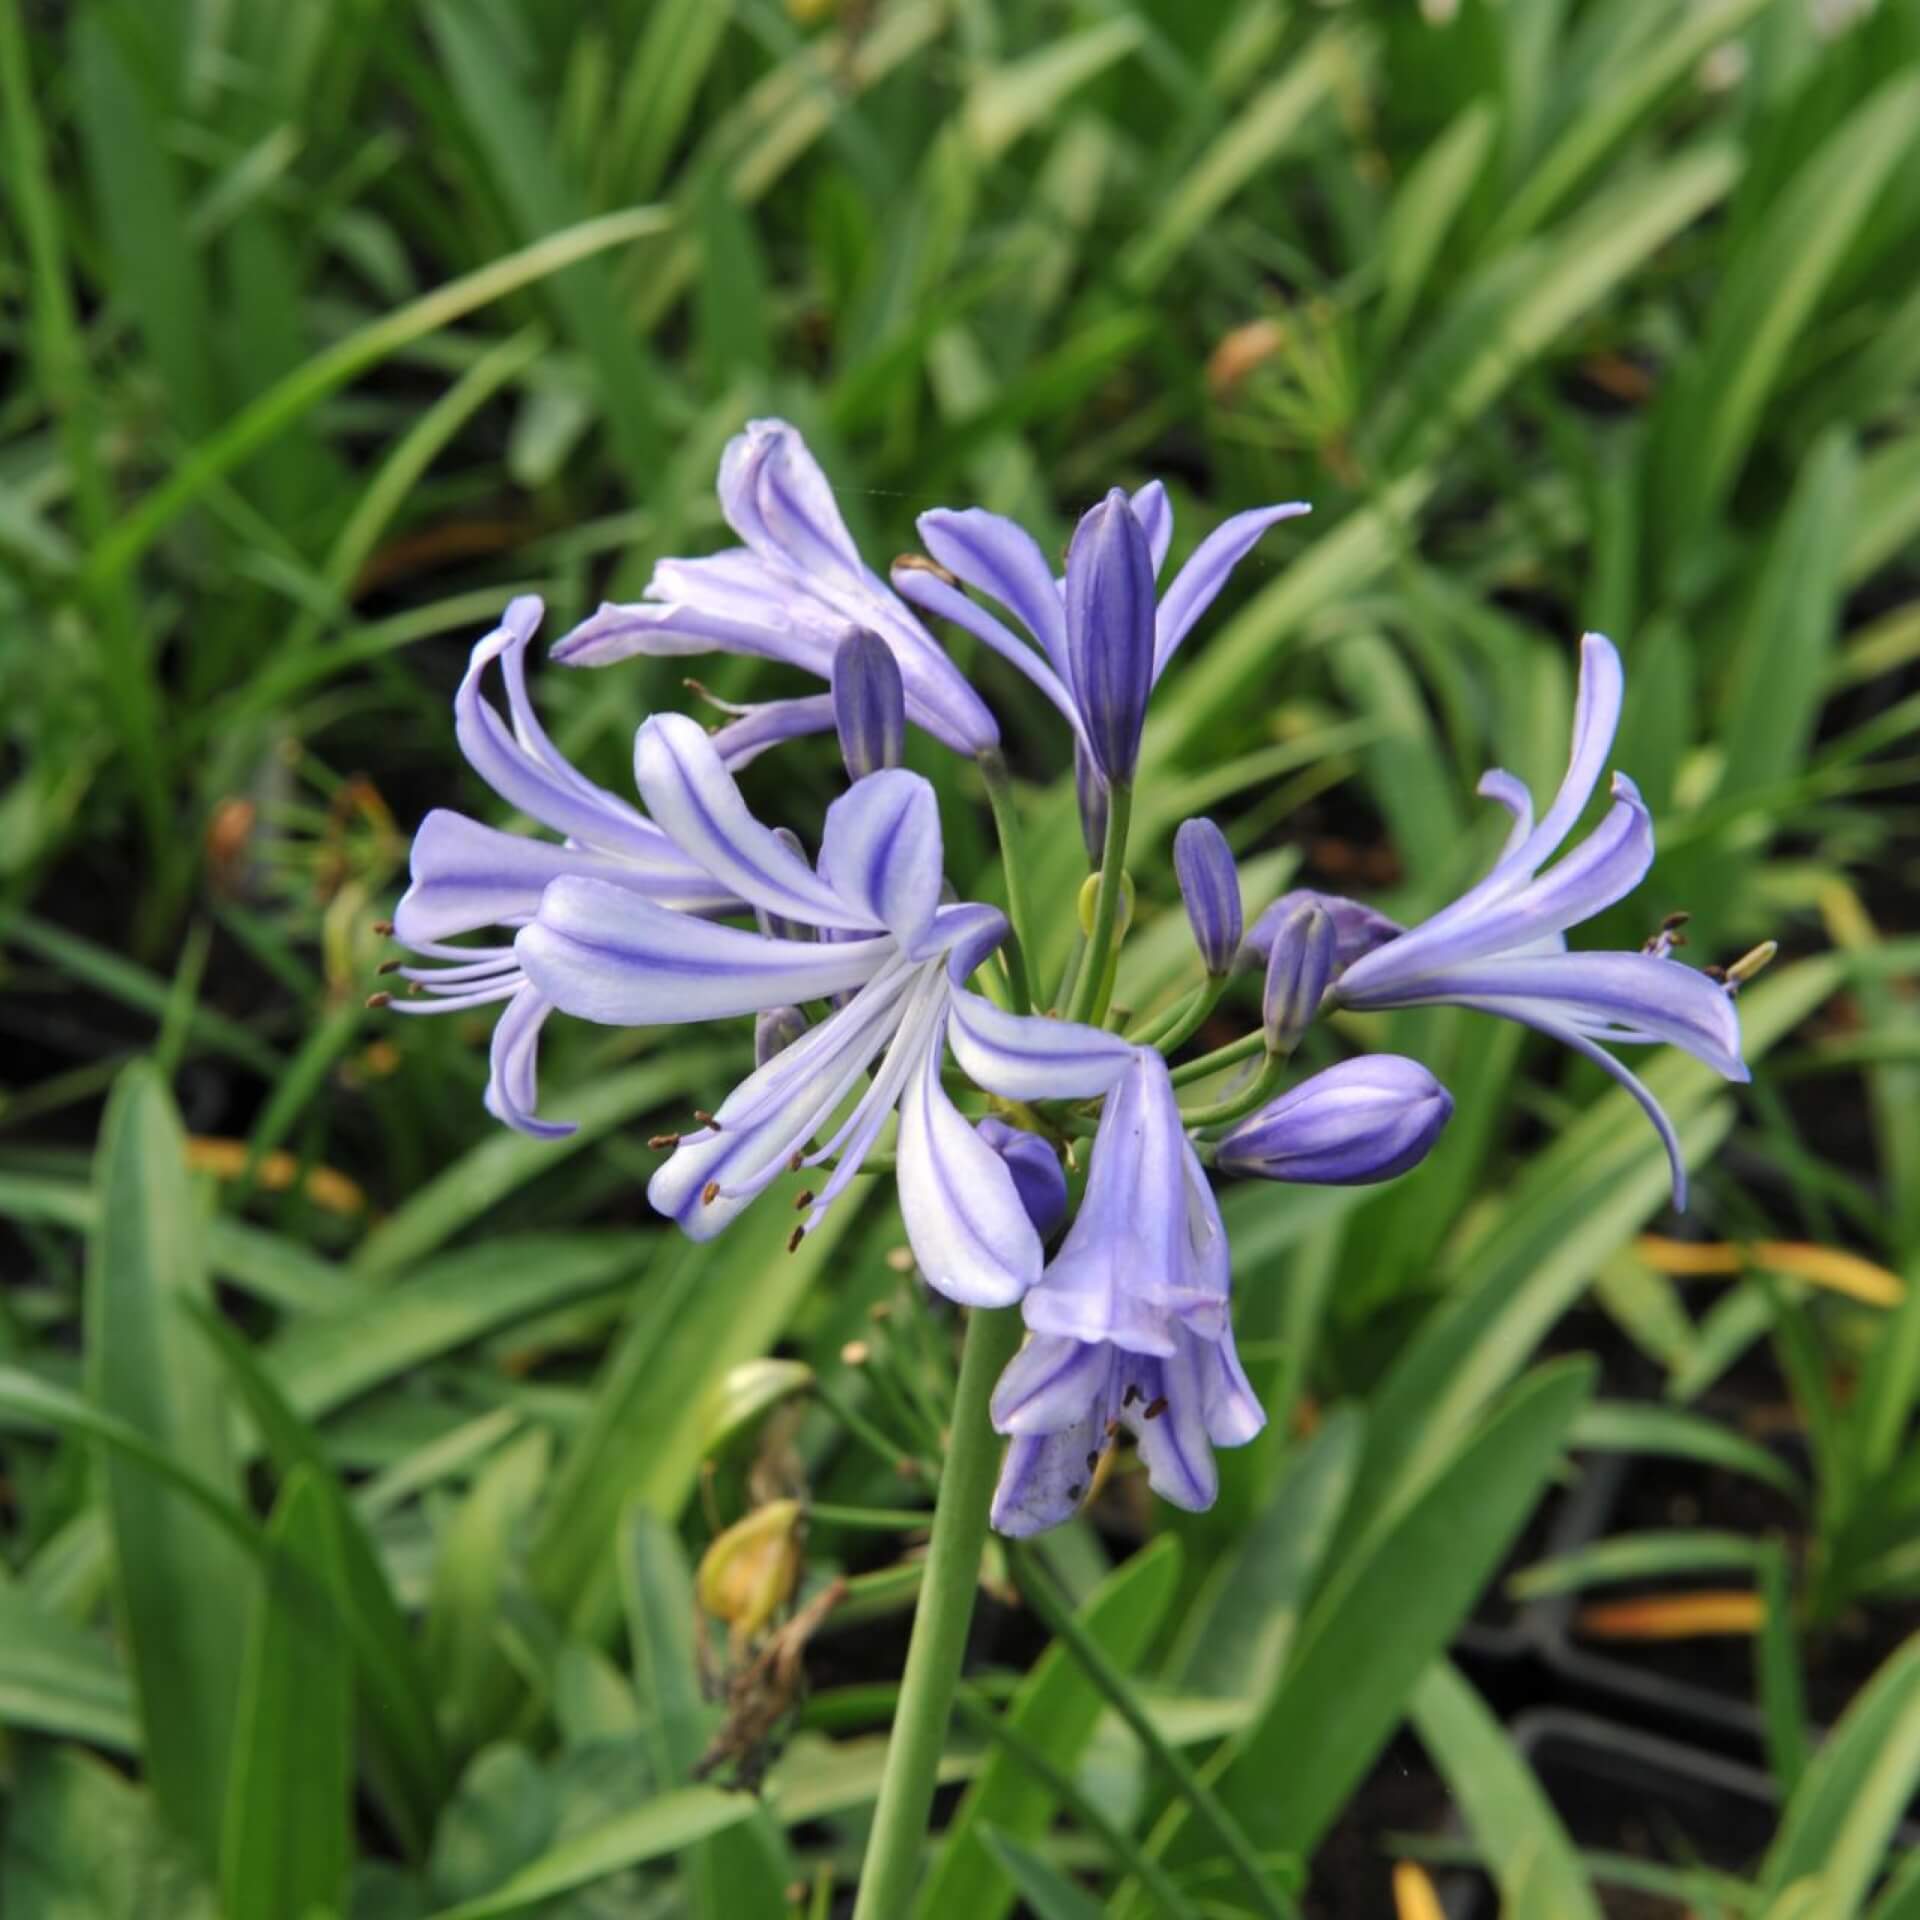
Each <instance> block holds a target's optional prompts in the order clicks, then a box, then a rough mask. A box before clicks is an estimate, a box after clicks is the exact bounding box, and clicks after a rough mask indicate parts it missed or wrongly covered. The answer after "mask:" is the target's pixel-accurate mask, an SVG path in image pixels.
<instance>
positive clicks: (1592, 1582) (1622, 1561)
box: [1507, 1527, 1761, 1600]
mask: <svg viewBox="0 0 1920 1920" xmlns="http://www.w3.org/2000/svg"><path fill="white" fill-rule="evenodd" d="M1760 1551H1761V1543H1760V1542H1759V1541H1758V1540H1750V1539H1748V1538H1747V1536H1746V1535H1745V1534H1743V1533H1718V1532H1714V1531H1712V1530H1711V1529H1708V1528H1700V1527H1672V1528H1667V1529H1663V1530H1661V1531H1659V1532H1654V1533H1619V1534H1614V1535H1613V1536H1612V1537H1611V1538H1609V1539H1606V1540H1595V1541H1593V1542H1592V1543H1591V1544H1590V1545H1588V1546H1584V1547H1576V1548H1575V1549H1574V1550H1573V1551H1572V1552H1570V1553H1563V1554H1556V1555H1555V1556H1554V1557H1553V1558H1552V1559H1551V1560H1536V1561H1535V1562H1534V1563H1533V1565H1532V1566H1530V1567H1527V1568H1525V1569H1524V1570H1523V1571H1521V1572H1519V1573H1516V1574H1515V1575H1514V1576H1513V1578H1512V1579H1510V1580H1509V1581H1508V1582H1507V1591H1508V1592H1509V1593H1511V1594H1512V1595H1513V1596H1514V1598H1515V1599H1517V1600H1537V1599H1538V1598H1539V1597H1540V1596H1541V1595H1542V1594H1546V1593H1577V1592H1579V1591H1580V1590H1581V1589H1582V1588H1585V1587H1593V1586H1600V1585H1602V1584H1604V1583H1605V1582H1607V1581H1610V1580H1649V1579H1657V1578H1660V1577H1663V1576H1667V1575H1691V1574H1696V1573H1717V1572H1721V1571H1724V1570H1727V1569H1733V1570H1736V1571H1739V1572H1746V1573H1750V1572H1752V1571H1753V1569H1754V1568H1755V1567H1756V1566H1757V1564H1758V1563H1759V1559H1760Z"/></svg>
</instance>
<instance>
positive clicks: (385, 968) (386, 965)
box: [374, 960, 407, 973]
mask: <svg viewBox="0 0 1920 1920" xmlns="http://www.w3.org/2000/svg"><path fill="white" fill-rule="evenodd" d="M406 964H407V963H406V962H405V961H404V960H382V961H381V962H380V964H379V965H378V966H377V967H375V968H374V972H375V973H398V972H399V971H400V969H401V968H402V967H404V966H405V965H406Z"/></svg>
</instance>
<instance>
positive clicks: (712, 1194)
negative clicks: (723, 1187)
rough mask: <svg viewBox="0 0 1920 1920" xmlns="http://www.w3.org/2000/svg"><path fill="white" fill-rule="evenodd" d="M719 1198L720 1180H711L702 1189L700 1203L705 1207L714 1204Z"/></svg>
mask: <svg viewBox="0 0 1920 1920" xmlns="http://www.w3.org/2000/svg"><path fill="white" fill-rule="evenodd" d="M719 1198H720V1182H719V1181H718V1180H709V1181H708V1182H707V1184H706V1185H705V1186H704V1187H702V1188H701V1189H700V1204H701V1205H702V1206H703V1207H710V1206H712V1205H713V1203H714V1202H715V1201H716V1200H718V1199H719Z"/></svg>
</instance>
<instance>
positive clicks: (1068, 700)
mask: <svg viewBox="0 0 1920 1920" xmlns="http://www.w3.org/2000/svg"><path fill="white" fill-rule="evenodd" d="M893 584H894V586H895V588H896V589H897V590H898V591H899V593H900V594H901V595H902V597H903V598H905V599H908V600H911V601H912V602H913V604H914V605H915V606H917V607H923V608H925V609H926V611H927V612H928V613H933V614H938V615H939V617H940V618H941V619H942V620H951V621H952V622H953V624H954V625H955V626H956V627H959V628H961V629H963V630H964V631H965V632H967V633H970V634H972V635H973V637H974V638H975V639H976V640H979V641H982V642H983V643H984V644H985V645H987V646H989V647H991V648H992V649H993V651H994V652H995V653H997V654H998V655H999V656H1000V657H1001V659H1003V660H1005V661H1006V662H1007V663H1008V664H1009V665H1010V666H1013V667H1016V668H1018V669H1019V671H1020V672H1021V673H1023V674H1025V675H1026V677H1027V678H1028V679H1029V680H1031V681H1032V682H1033V684H1034V685H1035V686H1036V687H1038V688H1039V689H1040V691H1041V692H1042V693H1044V694H1045V695H1046V696H1047V698H1048V699H1049V700H1051V701H1052V702H1053V704H1054V705H1055V706H1056V707H1058V708H1059V710H1060V711H1061V712H1062V713H1063V714H1064V715H1065V716H1066V717H1067V719H1068V720H1069V721H1071V722H1072V724H1073V727H1074V730H1075V732H1076V733H1077V732H1078V731H1079V727H1080V714H1079V710H1078V709H1077V708H1076V707H1075V706H1074V704H1073V696H1072V695H1071V694H1070V693H1069V692H1068V691H1067V689H1066V684H1065V683H1064V682H1063V681H1062V680H1061V678H1060V676H1059V675H1058V674H1057V673H1055V672H1054V670H1053V669H1052V668H1051V667H1050V666H1048V665H1047V663H1046V661H1045V660H1043V659H1042V658H1041V657H1040V655H1039V654H1038V653H1036V652H1035V651H1034V650H1033V648H1032V647H1030V646H1028V645H1027V644H1026V643H1025V641H1023V640H1020V639H1018V638H1016V637H1015V635H1014V634H1013V633H1011V632H1010V631H1009V630H1008V629H1007V627H1005V626H1004V625H1003V624H1002V623H1001V622H1000V621H998V620H996V619H995V618H994V617H993V615H992V614H990V613H989V612H988V611H987V610H986V608H985V607H983V606H981V605H980V604H979V603H978V602H977V601H973V600H969V599H968V598H967V596H966V595H965V594H964V593H962V592H961V591H960V590H959V588H958V587H950V586H948V585H947V583H946V582H945V581H944V580H942V579H941V578H940V576H939V575H938V574H937V573H929V572H927V570H926V569H925V568H924V567H911V566H896V567H895V568H894V570H893Z"/></svg>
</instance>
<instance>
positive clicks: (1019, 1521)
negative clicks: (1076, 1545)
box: [992, 1413, 1106, 1540]
mask: <svg viewBox="0 0 1920 1920" xmlns="http://www.w3.org/2000/svg"><path fill="white" fill-rule="evenodd" d="M1105 1444H1106V1436H1105V1432H1104V1430H1103V1428H1102V1426H1101V1423H1100V1419H1099V1416H1098V1415H1097V1414H1093V1413H1089V1414H1088V1415H1087V1416H1086V1417H1085V1418H1084V1419H1082V1420H1080V1421H1079V1422H1077V1423H1076V1424H1075V1425H1073V1426H1071V1427H1063V1428H1062V1429H1061V1430H1060V1431H1059V1432H1058V1433H1047V1434H1033V1435H1022V1436H1021V1437H1019V1438H1018V1439H1015V1440H1013V1441H1011V1442H1009V1443H1008V1446H1007V1457H1006V1459H1005V1460H1004V1461H1002V1462H1001V1466H1000V1478H999V1480H998V1482H997V1483H996V1484H995V1486H994V1489H993V1509H992V1520H993V1530H994V1531H995V1532H996V1533H999V1534H1003V1535H1004V1536H1005V1537H1006V1538H1007V1539H1009V1540H1024V1539H1028V1538H1030V1537H1031V1536H1032V1535H1034V1534H1036V1533H1045V1532H1046V1531H1047V1530H1048V1529H1049V1528H1050V1527H1057V1526H1060V1525H1061V1524H1062V1523H1063V1522H1065V1521H1068V1520H1071V1519H1072V1518H1073V1514H1074V1509H1075V1508H1076V1507H1078V1506H1079V1504H1080V1502H1081V1500H1082V1499H1083V1498H1084V1497H1085V1495H1086V1491H1087V1488H1088V1486H1089V1485H1090V1484H1091V1482H1092V1480H1093V1474H1092V1472H1091V1470H1090V1469H1089V1468H1088V1466H1087V1455H1088V1454H1090V1453H1091V1454H1095V1455H1097V1454H1098V1453H1099V1451H1100V1449H1101V1447H1103V1446H1104V1445H1105Z"/></svg>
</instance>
